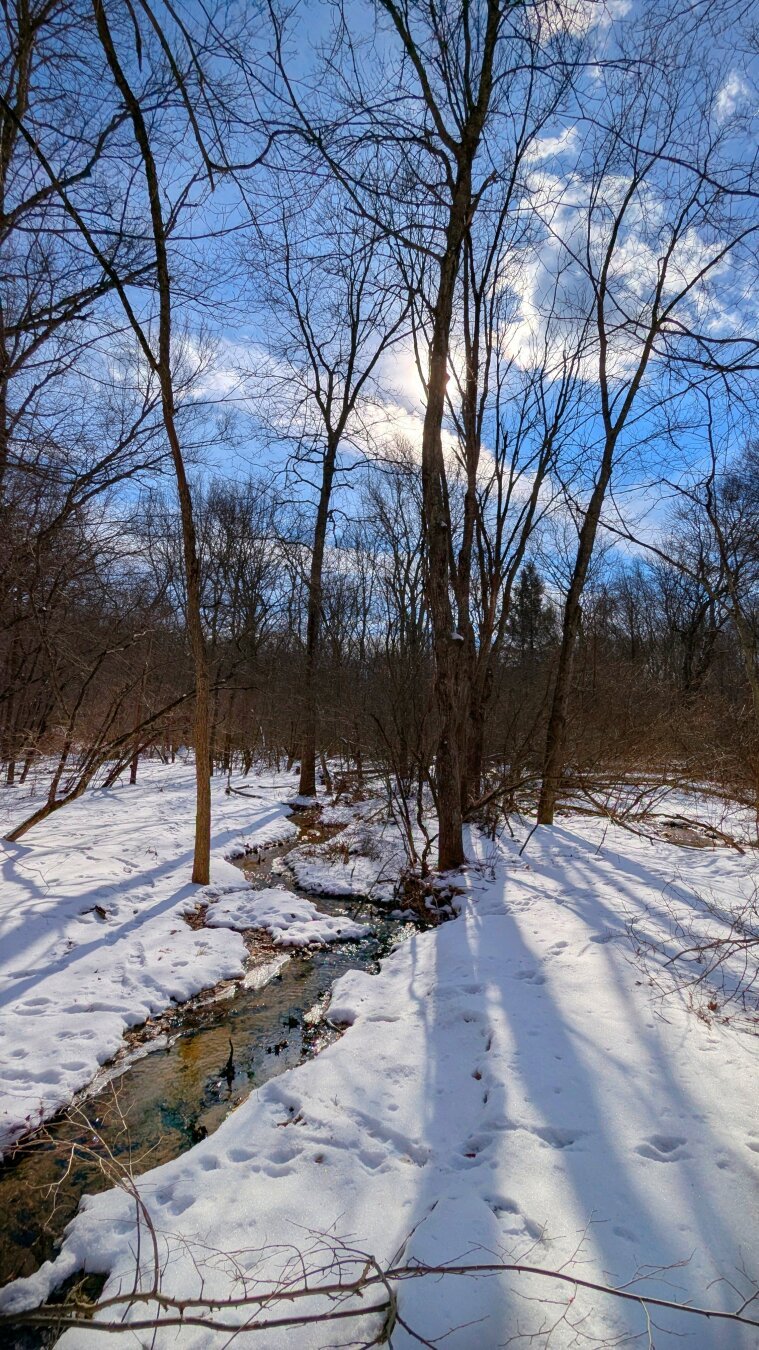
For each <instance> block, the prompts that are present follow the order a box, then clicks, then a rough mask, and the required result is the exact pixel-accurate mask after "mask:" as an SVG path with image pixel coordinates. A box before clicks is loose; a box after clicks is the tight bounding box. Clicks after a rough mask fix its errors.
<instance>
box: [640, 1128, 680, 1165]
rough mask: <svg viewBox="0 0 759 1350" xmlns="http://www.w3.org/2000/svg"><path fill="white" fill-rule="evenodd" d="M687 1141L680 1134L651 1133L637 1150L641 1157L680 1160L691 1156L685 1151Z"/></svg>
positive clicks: (661, 1160) (656, 1160) (653, 1159)
mask: <svg viewBox="0 0 759 1350" xmlns="http://www.w3.org/2000/svg"><path fill="white" fill-rule="evenodd" d="M687 1142H688V1140H687V1139H684V1138H683V1136H682V1135H679V1134H651V1135H649V1137H648V1139H644V1140H643V1143H642V1144H638V1146H637V1148H636V1150H635V1152H636V1153H639V1154H640V1156H641V1158H650V1159H651V1160H652V1161H653V1162H679V1161H680V1159H681V1158H689V1157H690V1156H691V1155H690V1153H686V1152H685V1151H684V1146H685V1144H687Z"/></svg>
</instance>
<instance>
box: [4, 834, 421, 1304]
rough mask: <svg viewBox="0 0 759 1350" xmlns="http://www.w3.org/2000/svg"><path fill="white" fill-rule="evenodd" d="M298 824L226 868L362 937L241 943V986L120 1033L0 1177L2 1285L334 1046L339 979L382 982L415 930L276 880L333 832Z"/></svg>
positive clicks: (210, 992) (252, 937)
mask: <svg viewBox="0 0 759 1350" xmlns="http://www.w3.org/2000/svg"><path fill="white" fill-rule="evenodd" d="M294 820H295V823H296V825H297V826H298V830H299V833H298V836H297V838H295V839H291V840H289V841H288V842H287V843H284V844H274V845H272V846H270V847H268V848H264V847H258V848H256V849H254V850H252V851H251V852H250V853H249V854H248V855H247V856H246V855H243V856H241V857H238V858H235V859H234V860H233V861H234V862H235V863H236V865H237V866H238V867H239V868H240V870H241V871H242V872H243V874H244V875H245V877H246V879H247V881H248V882H249V884H250V886H251V887H252V888H253V889H266V888H268V887H270V886H272V885H273V884H276V886H277V887H285V886H286V887H287V888H288V889H289V890H291V891H292V892H293V894H294V896H299V895H302V896H303V898H304V899H306V898H307V899H309V900H311V901H314V900H316V901H317V902H318V908H319V910H320V911H321V912H322V913H323V914H324V915H325V916H326V915H330V916H335V917H339V916H345V917H346V919H350V920H352V921H353V922H354V923H355V922H356V921H357V919H359V918H360V920H361V922H362V923H369V924H370V925H371V927H370V930H369V931H367V932H366V933H365V935H363V936H362V937H361V938H359V939H356V940H353V941H345V942H331V943H328V944H323V945H319V946H315V947H310V948H306V949H300V948H296V949H293V948H291V949H289V950H288V951H287V952H285V951H283V950H282V947H281V946H276V945H275V944H274V942H273V941H272V940H271V938H270V937H268V936H267V935H266V934H263V933H260V932H251V931H247V932H245V933H244V934H243V936H244V938H245V941H246V945H247V947H248V952H249V960H248V962H247V963H246V970H245V973H244V974H243V976H242V977H240V978H235V979H230V980H223V981H221V982H220V983H219V984H217V985H216V986H214V987H213V988H211V989H207V990H204V991H203V992H202V993H200V994H198V995H195V996H194V997H192V998H190V999H188V1000H186V1001H185V1002H184V1003H182V1004H180V1005H176V1006H175V1007H173V1008H169V1009H167V1010H166V1011H165V1012H164V1013H162V1014H160V1015H158V1016H157V1017H155V1018H151V1019H150V1020H149V1021H147V1022H145V1023H143V1024H142V1025H141V1026H140V1027H139V1028H135V1029H133V1030H132V1031H131V1032H129V1033H128V1034H127V1036H126V1038H125V1041H126V1043H125V1046H124V1049H123V1051H122V1052H120V1053H119V1055H117V1056H116V1057H115V1059H114V1060H113V1061H111V1063H110V1064H108V1065H106V1066H105V1067H104V1068H103V1070H102V1071H101V1073H99V1074H98V1075H97V1076H96V1078H95V1079H94V1080H93V1082H92V1083H91V1084H90V1085H89V1087H88V1088H87V1089H85V1090H84V1091H82V1092H81V1093H79V1094H78V1096H77V1098H76V1099H75V1101H74V1102H73V1103H72V1106H71V1107H70V1108H69V1109H68V1110H67V1111H66V1112H65V1113H61V1114H60V1115H59V1116H58V1117H56V1118H54V1119H53V1120H51V1121H50V1122H49V1123H48V1124H47V1125H46V1126H45V1127H43V1128H42V1129H40V1130H38V1131H36V1132H35V1133H34V1134H32V1135H29V1136H28V1137H27V1138H26V1140H25V1141H24V1142H22V1143H21V1144H20V1145H18V1146H17V1147H16V1149H15V1150H14V1152H13V1153H11V1154H10V1155H9V1156H8V1157H7V1158H6V1160H5V1161H4V1162H3V1163H2V1164H0V1212H2V1213H3V1215H4V1220H3V1224H2V1236H1V1237H0V1282H1V1283H7V1282H8V1281H10V1280H12V1279H16V1278H18V1277H19V1276H24V1275H29V1274H31V1273H33V1272H34V1271H35V1270H36V1269H37V1268H38V1267H39V1265H40V1264H41V1263H42V1262H43V1261H45V1260H49V1259H51V1258H52V1257H53V1256H54V1255H55V1252H56V1250H57V1248H58V1247H59V1246H60V1241H61V1238H62V1234H63V1230H64V1228H65V1226H66V1224H67V1223H68V1222H69V1220H70V1219H71V1218H72V1217H73V1215H74V1214H75V1213H76V1210H77V1208H78V1205H79V1200H80V1198H81V1197H82V1195H84V1194H86V1193H89V1194H92V1193H96V1192H98V1191H101V1190H103V1189H105V1188H106V1187H108V1186H112V1185H113V1184H115V1182H116V1181H117V1179H118V1175H119V1173H120V1172H122V1173H123V1172H124V1171H128V1172H130V1173H131V1174H132V1175H134V1176H138V1175H139V1174H140V1173H142V1172H144V1171H146V1170H147V1169H148V1168H152V1167H155V1166H156V1165H158V1164H159V1163H162V1162H166V1161H168V1160H169V1159H170V1158H174V1157H177V1156H179V1155H180V1154H181V1153H183V1152H185V1151H186V1150H187V1149H189V1148H191V1147H192V1146H193V1144H195V1143H197V1142H198V1141H199V1140H200V1139H203V1138H205V1137H206V1136H207V1135H209V1134H212V1133H213V1132H214V1131H215V1130H216V1129H218V1127H219V1125H220V1124H221V1123H222V1121H223V1120H224V1119H225V1118H226V1117H227V1116H228V1115H229V1113H230V1111H233V1110H234V1109H235V1107H237V1106H239V1105H240V1103H241V1102H242V1101H244V1100H245V1098H246V1097H247V1096H248V1095H249V1093H250V1092H251V1091H252V1090H253V1089H254V1088H256V1087H260V1086H262V1085H263V1083H265V1082H267V1081H268V1080H269V1079H270V1078H273V1077H275V1076H277V1075H278V1074H281V1073H283V1072H284V1071H285V1070H287V1069H289V1068H292V1067H294V1066H295V1065H297V1064H300V1063H302V1062H303V1061H304V1060H306V1059H309V1058H312V1057H313V1056H314V1055H316V1054H318V1053H319V1051H320V1050H321V1049H322V1048H323V1047H324V1046H325V1045H328V1044H330V1043H331V1042H332V1041H333V1040H335V1039H336V1038H337V1036H338V1035H339V1034H340V1030H339V1029H338V1028H336V1027H333V1026H332V1025H331V1024H330V1023H329V1021H328V1019H327V1017H326V1015H325V1014H326V1011H327V1006H328V1003H329V998H330V991H331V988H332V985H333V983H334V982H335V980H337V979H338V978H339V977H340V976H341V975H343V974H345V973H346V971H348V970H367V971H374V970H376V969H378V963H379V960H380V959H381V957H382V956H383V955H385V954H386V952H387V951H388V950H389V949H390V947H391V946H392V945H393V944H394V943H395V942H397V941H398V940H400V939H402V938H403V937H404V936H405V935H406V934H407V933H409V932H411V931H413V927H414V925H413V924H410V923H408V922H406V921H405V920H401V919H394V918H391V917H389V916H388V914H387V912H386V911H385V910H384V909H383V908H382V907H378V906H375V905H372V904H371V903H370V902H369V901H367V900H364V899H356V898H347V899H346V898H342V899H340V898H335V897H321V896H319V897H316V896H314V894H313V893H309V895H308V897H306V896H305V895H303V893H302V892H301V891H300V890H299V888H298V887H297V886H296V885H295V883H294V880H293V878H292V877H291V876H290V875H289V874H288V872H287V871H286V869H285V867H284V862H283V860H284V858H285V856H286V854H287V853H288V852H289V851H290V850H291V849H293V848H295V847H297V846H299V845H301V844H302V843H308V844H315V843H319V842H322V841H323V840H325V839H327V838H331V837H332V836H333V835H334V834H337V833H338V832H339V831H340V829H341V828H342V827H341V826H340V825H330V826H325V827H322V828H320V827H319V824H318V818H317V816H316V813H314V812H308V813H307V812H298V813H297V815H295V816H294ZM275 865H276V877H274V876H273V874H272V869H273V867H275ZM206 915H207V907H205V906H203V907H198V908H197V909H195V910H193V911H191V913H190V914H189V916H188V917H189V921H190V922H191V923H192V926H193V927H201V926H204V922H205V918H206ZM230 1047H231V1049H230Z"/></svg>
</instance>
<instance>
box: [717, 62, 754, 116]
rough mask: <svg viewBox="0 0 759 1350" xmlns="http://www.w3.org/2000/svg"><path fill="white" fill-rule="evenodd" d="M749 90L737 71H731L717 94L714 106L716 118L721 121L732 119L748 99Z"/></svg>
mask: <svg viewBox="0 0 759 1350" xmlns="http://www.w3.org/2000/svg"><path fill="white" fill-rule="evenodd" d="M750 93H751V90H750V89H749V86H748V85H747V83H746V81H745V80H744V78H743V76H742V75H740V74H739V73H738V71H737V70H731V72H730V74H729V75H728V77H727V79H726V80H725V83H724V84H723V86H722V88H721V89H720V91H719V93H718V94H717V101H716V104H715V107H716V111H717V116H718V118H719V119H720V120H721V121H723V120H724V119H725V118H727V117H732V115H733V113H734V112H736V110H737V108H738V107H739V105H740V104H741V103H743V102H744V101H745V99H747V98H748V96H749V94H750Z"/></svg>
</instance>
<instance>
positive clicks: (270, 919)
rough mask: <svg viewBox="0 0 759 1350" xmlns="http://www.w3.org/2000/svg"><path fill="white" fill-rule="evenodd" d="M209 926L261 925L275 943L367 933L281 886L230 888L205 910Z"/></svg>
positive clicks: (294, 944) (338, 938)
mask: <svg viewBox="0 0 759 1350" xmlns="http://www.w3.org/2000/svg"><path fill="white" fill-rule="evenodd" d="M206 924H207V926H208V927H209V928H237V929H241V930H244V929H247V928H260V929H262V930H263V931H264V932H266V933H270V934H271V936H272V938H273V939H274V942H275V943H276V944H277V946H278V947H312V946H316V945H318V944H319V943H322V942H345V941H346V940H353V939H355V938H362V937H366V935H367V934H368V933H370V932H371V931H372V930H371V927H370V926H369V925H368V924H365V923H354V922H353V920H351V919H347V918H345V917H344V916H343V915H341V916H340V917H333V916H332V915H329V914H320V913H319V910H318V909H317V908H316V905H312V904H311V901H310V900H304V899H302V898H301V896H298V895H293V893H292V891H286V890H284V889H283V888H282V887H269V888H267V889H266V890H263V891H251V889H250V888H248V889H247V890H244V891H233V892H232V893H231V894H229V895H224V896H223V897H221V898H220V899H219V900H217V901H216V902H215V903H214V904H213V905H212V906H211V907H210V908H209V910H208V913H207V914H206Z"/></svg>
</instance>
